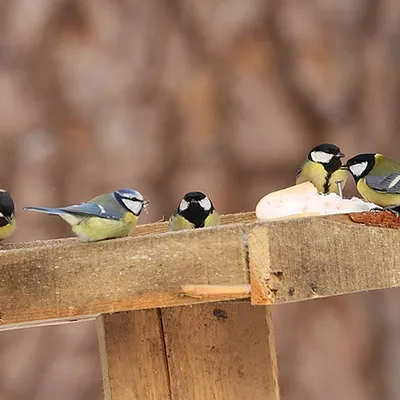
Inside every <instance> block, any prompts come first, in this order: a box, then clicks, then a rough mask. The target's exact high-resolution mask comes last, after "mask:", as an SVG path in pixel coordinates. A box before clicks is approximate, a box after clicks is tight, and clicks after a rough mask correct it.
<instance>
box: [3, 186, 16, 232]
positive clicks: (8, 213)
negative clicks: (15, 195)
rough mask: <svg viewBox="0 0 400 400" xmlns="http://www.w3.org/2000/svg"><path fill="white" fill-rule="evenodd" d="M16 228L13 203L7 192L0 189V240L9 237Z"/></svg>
mask: <svg viewBox="0 0 400 400" xmlns="http://www.w3.org/2000/svg"><path fill="white" fill-rule="evenodd" d="M16 227H17V222H16V220H15V215H14V201H13V199H12V198H11V196H10V194H9V193H8V192H6V191H5V190H3V189H0V240H3V239H5V238H7V237H9V236H10V235H11V234H12V233H13V232H14V231H15V228H16Z"/></svg>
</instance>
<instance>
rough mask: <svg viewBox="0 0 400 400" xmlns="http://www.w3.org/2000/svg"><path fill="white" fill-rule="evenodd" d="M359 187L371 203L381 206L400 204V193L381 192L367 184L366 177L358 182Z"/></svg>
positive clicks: (363, 195) (362, 194)
mask: <svg viewBox="0 0 400 400" xmlns="http://www.w3.org/2000/svg"><path fill="white" fill-rule="evenodd" d="M357 189H358V191H359V193H360V194H361V196H362V197H363V198H364V199H365V200H367V201H370V202H371V203H374V204H376V205H377V206H380V207H387V206H397V205H400V195H399V194H391V193H379V192H375V190H372V189H371V188H370V187H368V186H367V184H366V183H365V181H364V179H360V180H359V181H358V183H357Z"/></svg>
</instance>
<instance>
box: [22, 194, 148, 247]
mask: <svg viewBox="0 0 400 400" xmlns="http://www.w3.org/2000/svg"><path fill="white" fill-rule="evenodd" d="M148 203H149V202H148V201H147V200H145V199H144V198H143V196H142V195H141V194H140V193H139V192H137V191H136V190H133V189H119V190H116V191H115V192H112V193H105V194H102V195H100V196H97V197H95V198H93V199H91V200H89V201H88V202H87V203H82V204H77V205H73V206H67V207H61V208H48V207H25V208H24V210H29V211H38V212H43V213H46V214H51V215H58V216H59V217H61V218H62V219H63V220H64V221H66V222H68V223H69V224H70V225H71V226H72V230H73V232H74V233H75V234H76V235H77V236H78V237H79V239H80V240H82V241H84V242H95V241H98V240H104V239H113V238H119V237H124V236H129V235H130V234H131V233H132V231H133V229H134V228H135V226H136V224H137V221H138V217H139V215H140V213H141V212H142V210H143V208H144V207H146V205H147V204H148Z"/></svg>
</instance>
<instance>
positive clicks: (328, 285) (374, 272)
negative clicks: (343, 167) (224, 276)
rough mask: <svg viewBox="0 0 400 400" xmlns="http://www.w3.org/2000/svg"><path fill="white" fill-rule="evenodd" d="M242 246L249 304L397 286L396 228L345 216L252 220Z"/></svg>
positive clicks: (399, 243) (399, 241)
mask: <svg viewBox="0 0 400 400" xmlns="http://www.w3.org/2000/svg"><path fill="white" fill-rule="evenodd" d="M248 247H249V264H250V282H251V290H252V303H253V304H271V303H281V302H289V301H299V300H306V299H313V298H318V297H325V296H334V295H337V294H343V293H352V292H358V291H363V290H374V289H383V288H389V287H395V286H400V230H397V229H388V228H380V227H371V226H365V225H362V224H355V223H352V222H350V219H349V218H348V216H332V217H319V218H304V219H293V220H290V221H280V222H270V223H257V224H254V225H252V226H251V227H250V228H249V231H248Z"/></svg>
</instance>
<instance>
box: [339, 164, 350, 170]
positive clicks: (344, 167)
mask: <svg viewBox="0 0 400 400" xmlns="http://www.w3.org/2000/svg"><path fill="white" fill-rule="evenodd" d="M340 169H344V170H345V171H349V167H348V166H347V165H342V166H341V167H340Z"/></svg>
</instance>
